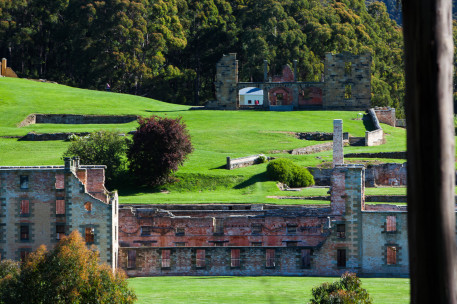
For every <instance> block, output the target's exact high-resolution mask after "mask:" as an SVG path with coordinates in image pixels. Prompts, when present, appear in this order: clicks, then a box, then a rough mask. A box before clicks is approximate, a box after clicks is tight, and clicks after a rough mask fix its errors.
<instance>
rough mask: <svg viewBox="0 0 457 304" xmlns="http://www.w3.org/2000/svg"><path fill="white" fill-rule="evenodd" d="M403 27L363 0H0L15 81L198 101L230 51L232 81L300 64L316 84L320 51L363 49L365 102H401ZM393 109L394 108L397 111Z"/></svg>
mask: <svg viewBox="0 0 457 304" xmlns="http://www.w3.org/2000/svg"><path fill="white" fill-rule="evenodd" d="M402 45H403V40H402V32H401V28H399V27H398V26H397V24H396V23H395V21H392V20H391V18H389V15H388V12H387V10H386V6H385V5H384V4H383V3H381V2H373V3H370V4H368V5H366V4H365V1H363V0H342V1H336V0H199V1H194V0H169V1H163V0H98V1H95V0H49V1H41V0H0V56H2V57H5V58H7V59H8V62H9V65H10V66H12V68H13V69H14V70H15V71H16V72H17V73H18V75H19V76H20V77H28V78H45V79H48V80H53V81H57V82H59V83H63V84H68V85H71V86H76V87H81V88H91V89H99V90H102V89H104V87H105V84H106V83H110V84H111V87H112V88H113V90H114V91H116V92H125V93H132V94H138V95H143V96H148V97H153V98H156V99H160V100H163V101H167V102H174V103H180V104H196V105H200V104H203V103H204V102H206V101H208V100H211V99H214V80H215V69H216V62H217V61H218V60H219V59H220V58H221V56H222V55H223V54H226V53H229V52H236V53H237V54H238V59H239V62H240V74H239V75H240V79H241V80H243V81H249V80H253V81H255V80H260V79H261V78H262V75H263V74H262V62H263V60H264V59H267V60H268V61H269V62H270V69H271V71H272V73H276V72H279V71H280V69H281V67H282V66H283V65H284V64H287V63H289V64H291V63H292V61H293V60H294V59H297V60H298V62H299V66H298V68H299V77H300V80H303V81H319V80H321V79H322V74H323V69H324V66H323V59H324V55H325V53H326V52H334V53H338V52H342V51H349V52H352V53H355V54H359V53H363V52H370V53H371V54H372V55H373V64H372V76H373V77H372V94H373V99H372V100H373V105H389V106H394V107H397V108H400V109H401V108H402V102H403V96H404V75H403V60H402V56H403V51H402ZM399 112H400V114H401V110H400V111H399Z"/></svg>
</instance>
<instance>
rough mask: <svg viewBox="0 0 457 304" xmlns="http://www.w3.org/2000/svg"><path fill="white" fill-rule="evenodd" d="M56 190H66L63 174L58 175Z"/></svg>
mask: <svg viewBox="0 0 457 304" xmlns="http://www.w3.org/2000/svg"><path fill="white" fill-rule="evenodd" d="M55 186H56V189H64V188H65V179H64V175H63V173H57V174H56V185H55Z"/></svg>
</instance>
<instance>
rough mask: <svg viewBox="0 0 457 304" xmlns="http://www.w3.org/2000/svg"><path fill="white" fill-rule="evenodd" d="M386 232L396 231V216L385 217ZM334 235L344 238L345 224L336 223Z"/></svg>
mask: <svg viewBox="0 0 457 304" xmlns="http://www.w3.org/2000/svg"><path fill="white" fill-rule="evenodd" d="M385 231H386V232H395V231H397V218H396V217H395V216H394V215H392V216H390V215H389V216H387V217H386V227H385ZM336 237H337V238H340V239H345V238H346V224H337V225H336Z"/></svg>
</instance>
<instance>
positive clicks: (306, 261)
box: [301, 249, 311, 268]
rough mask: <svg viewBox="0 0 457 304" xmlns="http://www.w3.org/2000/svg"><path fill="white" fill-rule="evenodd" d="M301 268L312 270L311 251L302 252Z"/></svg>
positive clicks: (304, 250)
mask: <svg viewBox="0 0 457 304" xmlns="http://www.w3.org/2000/svg"><path fill="white" fill-rule="evenodd" d="M301 266H302V268H311V249H303V250H302V251H301Z"/></svg>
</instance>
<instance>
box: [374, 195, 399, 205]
mask: <svg viewBox="0 0 457 304" xmlns="http://www.w3.org/2000/svg"><path fill="white" fill-rule="evenodd" d="M365 202H373V203H406V195H366V196H365Z"/></svg>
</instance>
